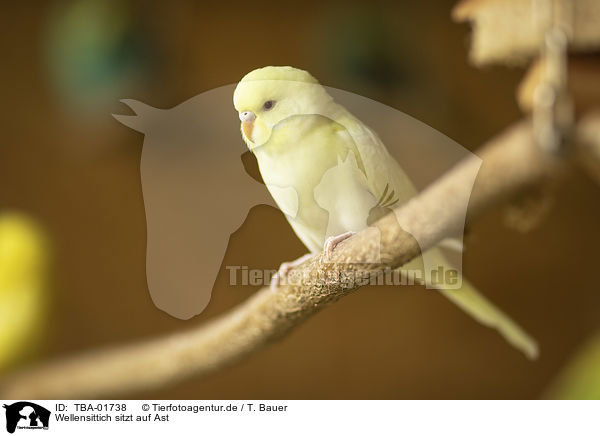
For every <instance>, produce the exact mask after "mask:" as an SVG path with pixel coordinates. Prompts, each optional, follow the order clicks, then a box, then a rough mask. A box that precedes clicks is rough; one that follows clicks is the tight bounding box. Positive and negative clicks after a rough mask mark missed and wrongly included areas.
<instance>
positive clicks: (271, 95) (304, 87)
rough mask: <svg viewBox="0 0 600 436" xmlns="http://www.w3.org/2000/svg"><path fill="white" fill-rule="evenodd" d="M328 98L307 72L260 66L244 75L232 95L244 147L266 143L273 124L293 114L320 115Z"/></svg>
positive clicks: (274, 125) (273, 126)
mask: <svg viewBox="0 0 600 436" xmlns="http://www.w3.org/2000/svg"><path fill="white" fill-rule="evenodd" d="M331 100H332V99H331V97H330V96H329V95H328V94H327V92H326V91H325V89H324V88H323V87H322V86H321V85H320V84H319V82H318V81H317V80H316V79H315V78H314V77H313V76H311V75H310V73H308V72H306V71H303V70H299V69H297V68H293V67H264V68H259V69H257V70H254V71H252V72H250V73H248V74H246V75H245V76H244V77H243V78H242V80H241V81H240V83H239V84H238V85H237V87H236V89H235V92H234V93H233V104H234V106H235V109H236V110H237V111H238V113H239V117H240V121H241V123H242V126H241V130H242V137H243V138H244V141H245V142H246V144H248V148H250V150H253V149H254V148H256V147H258V146H260V145H262V144H264V143H266V142H267V141H268V140H269V137H270V136H271V133H272V131H273V129H275V128H276V126H277V124H278V123H280V122H281V121H283V120H285V119H286V118H288V117H290V116H294V115H304V114H322V113H323V108H324V107H325V105H326V104H327V103H328V102H330V101H331Z"/></svg>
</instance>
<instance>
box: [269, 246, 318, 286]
mask: <svg viewBox="0 0 600 436" xmlns="http://www.w3.org/2000/svg"><path fill="white" fill-rule="evenodd" d="M312 256H313V255H312V254H311V253H307V254H305V255H304V256H300V257H299V258H298V259H296V260H292V261H291V262H283V263H282V264H281V265H280V266H279V270H278V271H277V272H276V273H275V275H273V278H272V279H271V283H270V285H269V286H270V287H271V289H275V288H277V286H279V285H280V282H281V281H282V280H285V278H286V276H287V274H288V272H290V270H291V269H292V268H295V267H297V266H298V265H301V264H303V263H304V262H306V261H307V260H308V259H310V258H311V257H312Z"/></svg>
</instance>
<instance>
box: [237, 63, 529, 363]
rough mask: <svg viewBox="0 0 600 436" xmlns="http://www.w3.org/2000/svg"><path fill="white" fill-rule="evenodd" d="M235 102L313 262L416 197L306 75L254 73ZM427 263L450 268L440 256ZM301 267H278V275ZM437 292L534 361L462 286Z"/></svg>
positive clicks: (374, 139) (516, 332)
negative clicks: (379, 214) (382, 213)
mask: <svg viewBox="0 0 600 436" xmlns="http://www.w3.org/2000/svg"><path fill="white" fill-rule="evenodd" d="M233 102H234V106H235V109H236V110H237V111H238V113H239V117H240V120H241V131H242V137H243V139H244V141H245V142H246V144H247V145H248V148H249V149H250V150H251V151H252V152H253V153H254V154H255V155H256V158H257V161H258V165H259V169H260V173H261V175H262V177H263V180H264V182H265V184H266V185H267V188H268V189H269V191H270V193H271V195H272V196H273V199H274V200H275V202H276V203H277V205H278V206H279V208H280V209H281V210H282V211H283V212H285V214H286V217H287V219H288V221H289V223H290V225H291V226H292V228H293V229H294V231H295V232H296V234H297V235H298V237H299V238H300V240H301V241H302V242H303V243H304V245H306V247H307V248H308V250H309V251H310V254H315V253H319V252H320V251H321V250H323V249H324V250H325V255H326V256H327V255H328V254H330V253H331V251H332V250H334V249H335V246H336V245H337V244H338V243H340V242H341V241H343V240H344V239H346V238H348V237H351V235H352V234H354V233H355V232H358V231H360V230H362V229H364V228H365V227H366V226H368V225H370V224H371V223H372V221H373V218H374V215H375V217H377V216H376V215H377V213H375V214H374V211H381V210H383V211H386V210H387V211H389V210H390V207H391V206H395V205H399V204H402V203H404V202H406V201H407V200H408V199H409V198H410V197H412V196H414V195H415V192H416V190H415V188H414V187H413V185H412V183H411V181H410V180H409V178H408V177H407V175H406V174H405V172H404V171H403V169H402V168H401V166H400V165H399V164H398V162H396V160H395V159H394V158H393V157H392V156H391V155H390V154H389V152H388V151H387V149H386V148H385V146H384V144H383V143H382V142H381V140H380V139H379V138H378V136H377V135H376V134H375V133H374V132H372V131H371V130H370V129H369V128H368V127H367V126H365V125H364V124H363V123H362V122H361V121H360V120H358V119H357V118H356V117H354V116H353V115H352V114H351V113H350V112H348V111H347V110H346V109H345V108H344V107H342V106H341V105H339V104H337V103H336V102H335V101H334V100H333V98H332V97H331V96H330V95H329V94H328V93H327V91H326V90H325V88H324V87H322V86H321V85H320V84H319V83H318V81H317V80H316V79H315V78H314V77H313V76H312V75H310V74H309V73H308V72H306V71H303V70H299V69H296V68H292V67H265V68H260V69H257V70H254V71H252V72H250V73H248V74H247V75H246V76H244V78H242V80H241V81H240V83H239V84H238V85H237V87H236V89H235V92H234V96H233ZM426 256H429V259H433V260H434V261H435V262H437V263H439V264H441V265H444V266H447V265H448V264H447V262H446V260H445V259H444V257H443V255H442V253H441V251H439V249H437V248H435V249H432V250H429V251H428V252H427V254H426ZM304 259H305V257H302V258H300V259H298V260H297V261H296V262H292V263H285V264H283V265H282V267H281V269H280V272H281V273H282V274H285V272H286V271H287V270H288V269H289V268H290V267H291V266H293V265H296V264H298V263H301V262H302V261H303V260H304ZM417 266H418V267H419V268H423V264H422V262H421V261H420V260H416V261H414V262H411V263H410V264H409V265H405V266H403V267H402V270H407V269H410V268H415V267H417ZM450 268H451V267H450ZM427 284H428V285H430V287H433V286H432V284H431V283H429V282H428V283H427ZM438 288H439V291H440V292H441V293H443V294H444V295H445V296H446V297H448V298H449V299H450V300H451V301H453V302H454V303H455V304H457V305H458V306H459V307H461V308H462V309H463V310H464V311H465V312H467V313H468V314H470V315H471V316H472V317H474V318H475V319H476V320H477V321H479V322H481V323H482V324H485V325H487V326H490V327H492V328H495V329H496V330H497V331H498V332H499V333H500V334H502V335H503V336H504V337H505V338H506V340H507V341H508V342H510V343H511V344H512V345H513V346H515V347H516V348H518V349H520V350H521V351H523V352H524V353H525V354H526V355H527V356H528V357H530V358H535V357H536V356H537V354H538V347H537V344H536V343H535V341H534V340H533V339H532V338H531V337H530V336H529V335H527V334H526V333H525V332H524V331H523V330H522V329H521V328H520V327H519V326H518V325H517V324H516V323H515V322H513V321H512V320H511V319H510V318H509V317H508V316H507V315H505V314H504V313H503V312H502V311H501V310H499V309H498V308H496V307H495V306H494V305H492V304H491V303H490V302H489V301H488V300H487V299H486V298H485V297H483V296H482V295H481V294H479V293H478V292H477V290H476V289H475V288H474V287H473V286H472V285H471V284H469V283H468V282H467V281H466V280H462V287H461V288H460V289H452V290H450V289H445V287H444V286H443V285H442V286H438Z"/></svg>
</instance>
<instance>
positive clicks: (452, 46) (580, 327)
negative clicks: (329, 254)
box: [0, 0, 600, 399]
mask: <svg viewBox="0 0 600 436" xmlns="http://www.w3.org/2000/svg"><path fill="white" fill-rule="evenodd" d="M452 5H453V1H450V0H448V1H446V0H440V1H436V2H411V3H407V2H395V3H393V2H390V3H386V2H371V3H368V4H367V3H364V4H363V3H349V2H310V1H302V2H291V3H287V4H285V5H283V4H281V3H276V2H275V3H274V2H264V3H262V2H259V1H255V2H251V3H248V2H245V3H241V2H240V3H239V4H236V3H232V2H225V3H223V4H222V5H220V6H214V5H213V6H207V5H204V4H203V3H202V2H191V1H190V2H186V1H173V2H168V3H167V2H164V3H163V4H158V3H152V4H149V3H145V2H141V1H124V2H116V1H115V2H94V1H91V0H86V1H81V0H78V1H70V2H47V3H45V4H40V5H37V6H32V5H27V4H19V3H16V2H11V3H8V4H6V5H5V6H4V12H3V14H2V15H1V16H0V23H1V26H2V29H3V33H4V37H3V38H2V39H1V40H0V41H1V42H0V44H2V49H1V53H2V56H3V62H2V68H1V69H0V80H1V83H2V84H3V89H4V96H5V97H4V99H3V103H4V104H3V105H2V108H1V109H0V110H1V111H2V116H1V117H0V119H1V120H2V121H1V126H2V142H1V143H0V150H1V153H0V208H1V209H2V210H9V209H16V210H20V211H23V212H26V213H28V214H30V215H31V216H33V217H35V218H37V219H38V220H39V221H40V222H41V223H42V225H43V226H44V227H45V229H46V231H47V232H48V234H49V235H50V237H51V239H52V242H53V247H54V257H53V261H54V263H53V277H52V280H53V281H52V290H51V292H52V308H51V316H50V325H49V326H48V338H47V345H46V347H45V349H44V350H43V351H41V352H40V354H39V355H38V356H37V359H45V358H50V357H56V356H59V355H63V354H65V353H70V352H76V351H79V350H83V349H91V348H95V347H102V346H105V345H108V344H113V343H123V342H128V341H129V342H131V341H135V340H138V339H142V338H149V337H152V336H153V335H158V334H163V333H167V332H173V331H177V330H180V329H186V328H191V327H193V326H196V325H198V324H200V323H202V322H204V321H205V320H207V319H208V318H211V317H214V316H216V315H218V314H220V313H223V312H224V311H226V310H227V309H229V308H231V307H233V306H234V305H236V304H237V303H239V302H241V301H243V300H244V299H246V298H247V297H248V296H249V295H250V294H251V293H253V292H254V291H256V289H254V288H251V287H247V288H243V287H232V288H230V287H229V286H228V284H227V282H228V271H226V270H225V269H224V268H223V270H222V271H221V272H220V274H219V277H218V279H217V282H216V284H215V288H214V291H213V297H212V300H211V302H210V304H209V306H208V308H207V309H206V310H205V311H204V312H203V313H202V314H201V315H200V316H198V317H196V318H194V319H192V320H190V321H180V320H177V319H174V318H172V317H170V316H168V315H167V314H165V313H163V312H161V311H160V310H158V309H157V308H156V307H155V306H154V305H153V303H152V301H151V300H150V298H149V294H148V291H147V287H146V278H145V243H146V240H145V238H146V233H145V216H144V204H143V200H142V192H141V185H140V174H139V164H140V153H141V146H142V141H143V138H142V136H141V135H140V134H138V133H135V132H133V131H132V130H130V129H127V128H125V127H124V126H122V125H120V124H119V123H117V122H116V121H115V120H114V119H112V118H111V116H110V114H111V113H125V112H126V110H124V108H123V106H122V105H121V104H120V103H119V101H118V100H119V99H120V98H135V99H138V100H142V101H145V102H147V103H148V104H151V105H153V106H157V107H164V108H167V107H172V106H174V105H176V104H178V103H180V102H182V101H184V100H186V99H188V98H190V97H192V96H194V95H196V94H198V93H200V92H202V91H205V90H209V89H213V88H215V87H218V86H222V85H226V84H230V83H234V82H236V81H238V80H239V79H240V78H241V77H242V76H243V75H244V74H245V73H247V72H248V71H250V70H253V69H255V68H257V67H261V66H265V65H293V66H296V67H299V68H303V69H306V70H308V71H310V72H311V73H312V74H313V75H314V76H315V77H317V78H318V79H319V80H320V81H321V82H322V83H323V84H325V85H329V86H334V87H337V88H342V89H345V90H348V91H351V92H354V93H357V94H361V95H365V96H368V97H371V98H373V99H376V100H379V101H381V102H383V103H386V104H388V105H390V106H392V107H394V108H397V109H399V110H401V111H403V112H405V113H408V114H409V115H412V116H413V117H415V118H417V119H419V120H421V121H423V122H425V123H427V124H428V125H430V126H432V127H434V128H435V129H437V130H439V131H441V132H443V133H445V134H446V135H448V136H449V137H451V138H452V139H454V140H455V141H457V142H458V143H460V144H461V145H463V146H464V147H467V148H469V149H471V150H474V149H476V148H477V146H478V145H480V144H481V143H482V142H484V141H485V140H486V139H487V138H489V137H491V136H492V135H494V134H496V133H498V132H499V131H500V130H501V129H502V128H503V127H505V126H506V125H508V124H509V123H510V122H512V121H514V120H517V119H518V118H519V117H520V116H521V114H520V113H519V111H518V109H517V106H516V104H515V99H514V90H515V87H516V85H517V83H518V81H519V79H520V77H521V73H522V72H521V71H520V70H510V69H506V68H494V69H488V70H484V71H481V70H476V69H474V68H472V67H471V66H469V65H468V62H467V48H468V28H467V27H466V26H464V25H457V24H454V23H452V22H451V20H450V18H449V15H450V9H451V7H452ZM231 128H232V129H237V128H238V126H237V125H232V126H231ZM240 141H241V139H240ZM236 145H239V144H236ZM200 170H201V169H200ZM598 195H599V192H598V187H597V186H596V185H594V184H593V183H592V182H591V181H590V180H588V179H586V178H585V177H584V176H582V175H575V176H573V177H571V178H569V179H568V180H567V182H566V183H564V184H563V185H561V186H560V188H559V191H558V194H557V199H556V204H555V207H554V209H553V211H552V213H551V215H550V216H549V217H547V218H546V219H545V220H544V221H543V222H542V223H541V225H540V226H539V227H538V228H536V229H535V230H533V231H532V232H530V233H528V234H525V235H523V234H520V233H517V232H515V231H513V230H511V229H508V228H506V226H505V225H504V220H503V211H501V210H499V211H496V212H494V213H492V214H491V215H488V216H487V217H485V218H484V219H483V220H481V221H480V222H478V223H477V224H476V225H475V226H473V228H472V229H470V233H469V235H468V237H467V240H466V254H465V265H464V271H465V273H466V275H467V276H468V277H469V279H470V280H471V281H472V282H474V283H475V284H476V285H477V286H478V287H479V288H480V289H482V290H483V291H484V292H485V294H486V295H488V296H489V297H490V298H491V299H492V300H493V301H494V302H496V303H497V304H498V305H499V306H500V307H502V308H504V309H505V310H506V311H507V312H508V313H509V314H511V315H512V316H513V317H514V318H515V319H516V320H518V321H519V322H520V323H521V324H522V325H523V326H524V327H525V328H526V329H527V330H528V331H530V332H531V333H532V334H533V335H534V336H535V337H536V338H537V339H538V340H539V342H540V345H541V357H540V359H539V360H538V361H536V362H529V361H527V360H526V359H525V358H524V357H523V356H522V355H520V354H519V353H518V352H516V351H515V350H513V349H511V348H510V347H509V346H508V345H507V344H506V343H505V342H504V341H503V340H502V338H501V337H500V336H499V335H498V334H497V333H495V332H494V331H492V330H490V329H487V328H484V327H481V326H480V325H478V324H476V323H475V322H474V321H473V320H471V319H469V318H468V317H467V316H466V315H464V314H463V313H462V312H461V311H459V310H458V309H457V308H455V307H454V306H453V305H452V304H450V303H449V302H448V301H446V300H445V299H443V298H441V297H440V296H438V295H435V294H434V293H431V292H426V291H424V290H422V289H419V288H402V289H396V288H387V287H376V288H368V289H367V288H363V289H361V290H359V291H357V292H356V293H355V294H353V295H351V296H349V297H347V298H345V299H343V300H342V301H340V302H338V303H336V304H335V305H333V306H331V307H329V308H327V309H325V310H324V311H322V312H321V313H319V314H318V315H317V316H316V317H314V318H313V319H310V320H309V321H308V322H307V323H305V324H304V325H302V326H300V327H299V328H297V329H296V330H295V331H294V332H293V333H292V334H291V335H289V336H288V337H286V338H285V339H283V340H282V341H281V342H279V343H277V344H275V345H273V346H271V347H270V348H268V349H267V350H266V351H264V352H262V353H260V354H258V355H256V356H253V357H252V358H250V359H249V360H247V361H245V362H243V363H241V364H240V365H238V366H236V367H233V368H230V369H226V370H224V371H222V372H220V373H218V374H216V375H213V376H211V377H210V378H207V379H202V380H189V381H187V382H185V383H184V384H182V385H180V386H177V387H174V388H171V389H168V390H164V391H161V392H154V393H151V394H148V396H149V397H152V398H190V399H191V398H286V399H309V398H313V399H350V398H355V399H358V398H364V399H388V398H390V399H391V398H398V399H400V398H537V397H539V396H541V395H542V394H543V393H544V391H545V389H547V387H548V386H549V384H550V383H551V382H552V380H553V379H554V378H555V377H556V375H557V374H558V373H559V371H560V370H561V368H562V367H563V366H564V365H565V364H566V362H567V361H568V360H569V358H570V356H571V355H572V353H573V352H574V351H575V350H576V349H577V348H578V346H580V345H581V344H582V342H583V341H584V340H585V339H587V338H588V337H589V335H591V334H592V333H593V332H595V331H596V329H598V328H599V327H600V322H599V319H598V313H599V308H600V293H598V284H597V280H598V278H597V277H596V275H597V274H596V271H597V270H598V269H597V259H598V255H597V247H598V246H600V232H598V230H597V223H598V222H599V218H600V207H599V206H598V201H596V199H597V198H598ZM266 233H268V234H269V235H271V236H270V237H269V238H268V245H266V246H265V244H263V243H262V241H264V239H265V238H264V235H265V234H266ZM303 253H304V251H303V246H302V245H301V243H300V242H299V241H298V240H297V239H296V237H295V235H294V234H293V232H292V230H291V229H290V228H289V226H288V225H287V223H286V222H285V220H284V218H283V216H282V215H281V214H280V213H279V212H277V211H275V210H274V209H271V208H269V207H267V206H259V207H256V208H254V209H253V210H252V212H251V213H250V216H249V218H248V220H247V221H246V222H245V224H244V226H243V227H242V228H241V229H240V230H239V231H238V232H236V233H235V234H234V235H233V236H232V238H231V240H230V243H229V247H228V251H227V254H226V258H225V261H224V264H250V265H253V266H257V267H261V268H276V267H277V266H278V265H279V263H280V262H282V261H284V260H290V259H293V258H296V257H298V256H300V255H301V254H303ZM199 268H202V266H201V265H199Z"/></svg>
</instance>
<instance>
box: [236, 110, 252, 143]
mask: <svg viewBox="0 0 600 436" xmlns="http://www.w3.org/2000/svg"><path fill="white" fill-rule="evenodd" d="M255 119H256V115H254V112H251V111H243V112H240V121H241V122H242V133H243V134H244V136H245V137H246V139H248V140H249V141H252V130H253V129H254V120H255Z"/></svg>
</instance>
